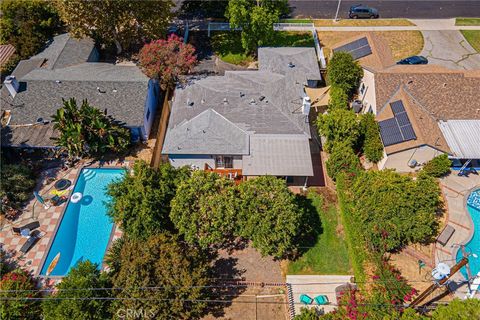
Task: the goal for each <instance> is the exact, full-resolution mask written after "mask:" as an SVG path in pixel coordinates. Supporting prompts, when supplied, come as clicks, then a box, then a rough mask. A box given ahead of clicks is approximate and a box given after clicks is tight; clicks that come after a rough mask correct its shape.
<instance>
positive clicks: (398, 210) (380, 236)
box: [352, 170, 441, 252]
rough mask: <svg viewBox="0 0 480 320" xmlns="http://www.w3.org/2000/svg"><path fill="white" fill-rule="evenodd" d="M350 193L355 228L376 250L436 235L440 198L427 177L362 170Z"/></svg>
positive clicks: (423, 239) (393, 247) (394, 247)
mask: <svg viewBox="0 0 480 320" xmlns="http://www.w3.org/2000/svg"><path fill="white" fill-rule="evenodd" d="M352 194H353V199H352V202H353V204H354V209H353V213H354V214H355V215H356V216H357V218H358V219H359V221H360V222H361V223H359V225H358V228H360V229H361V230H362V234H363V235H364V237H365V238H366V240H367V243H368V244H369V245H370V246H371V247H372V248H374V249H376V250H381V251H382V252H384V251H391V250H396V249H400V248H401V247H403V246H404V245H407V244H410V243H420V242H424V241H428V240H431V239H432V237H433V236H435V235H436V232H437V227H438V226H437V225H438V223H437V220H436V218H435V217H436V216H435V214H436V212H437V210H438V209H439V207H441V200H440V189H439V187H438V184H437V183H436V181H435V179H433V178H431V177H428V176H425V177H419V178H417V180H413V179H412V178H411V177H408V176H403V175H400V174H398V173H396V172H394V171H391V170H382V171H366V172H363V173H362V174H360V175H359V176H358V178H357V179H356V180H355V182H354V183H353V186H352Z"/></svg>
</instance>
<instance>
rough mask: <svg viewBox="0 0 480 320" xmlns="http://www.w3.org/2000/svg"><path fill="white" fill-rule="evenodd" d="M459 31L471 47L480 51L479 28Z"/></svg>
mask: <svg viewBox="0 0 480 320" xmlns="http://www.w3.org/2000/svg"><path fill="white" fill-rule="evenodd" d="M460 32H461V33H462V34H463V36H464V37H465V39H467V41H468V43H470V45H471V46H472V47H473V49H475V50H476V51H477V52H480V30H461V31H460Z"/></svg>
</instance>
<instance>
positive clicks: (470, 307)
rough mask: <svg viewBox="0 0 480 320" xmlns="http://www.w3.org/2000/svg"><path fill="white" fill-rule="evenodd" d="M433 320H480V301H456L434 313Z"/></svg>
mask: <svg viewBox="0 0 480 320" xmlns="http://www.w3.org/2000/svg"><path fill="white" fill-rule="evenodd" d="M432 319H433V320H451V319H455V320H471V319H480V300H478V299H467V300H460V299H454V300H453V301H451V302H450V303H449V304H448V305H445V306H439V307H437V309H435V311H434V312H433V313H432Z"/></svg>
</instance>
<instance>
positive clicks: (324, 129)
mask: <svg viewBox="0 0 480 320" xmlns="http://www.w3.org/2000/svg"><path fill="white" fill-rule="evenodd" d="M317 127H318V129H319V132H320V134H321V135H322V136H325V137H326V138H327V142H326V144H325V150H326V151H327V152H330V151H331V148H332V146H333V143H334V142H337V141H346V142H348V144H349V145H350V146H351V147H354V146H356V145H357V144H358V139H359V137H360V126H359V123H358V118H357V115H356V114H355V112H353V110H346V109H333V110H331V111H329V112H328V113H326V114H320V115H319V116H318V119H317Z"/></svg>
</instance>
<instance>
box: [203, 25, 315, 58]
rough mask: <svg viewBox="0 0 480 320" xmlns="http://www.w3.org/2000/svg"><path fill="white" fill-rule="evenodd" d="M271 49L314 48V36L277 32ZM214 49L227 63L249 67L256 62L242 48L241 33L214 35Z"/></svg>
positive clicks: (302, 33) (226, 32)
mask: <svg viewBox="0 0 480 320" xmlns="http://www.w3.org/2000/svg"><path fill="white" fill-rule="evenodd" d="M274 34H275V38H274V39H273V41H272V42H271V43H268V44H266V45H265V46H270V47H313V46H314V45H315V44H314V42H313V36H312V34H311V33H310V32H290V31H277V32H275V33H274ZM211 39H212V40H211V41H212V48H213V51H214V52H215V54H217V55H218V56H219V57H220V59H222V60H223V61H225V62H228V63H232V64H238V65H248V64H249V63H250V62H252V61H254V60H255V59H254V57H253V56H252V55H247V54H245V51H244V50H243V48H242V41H241V38H240V32H235V31H219V32H214V33H213V34H212V38H211Z"/></svg>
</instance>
